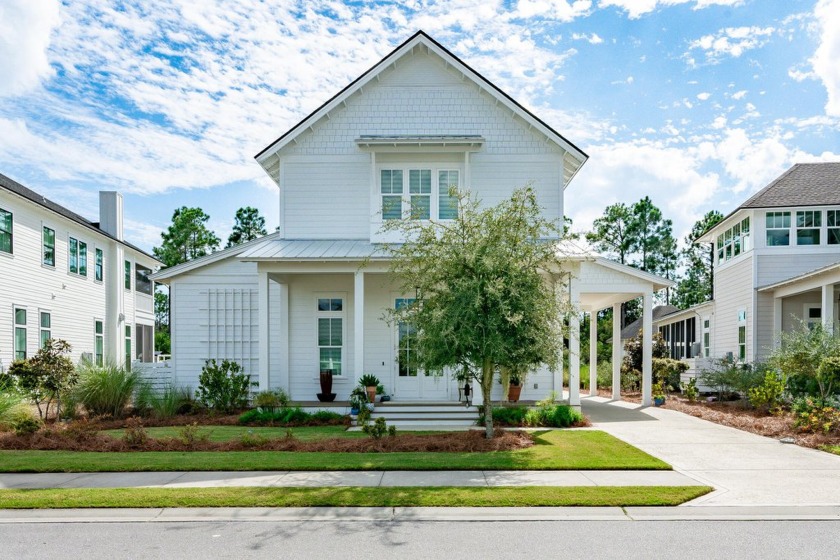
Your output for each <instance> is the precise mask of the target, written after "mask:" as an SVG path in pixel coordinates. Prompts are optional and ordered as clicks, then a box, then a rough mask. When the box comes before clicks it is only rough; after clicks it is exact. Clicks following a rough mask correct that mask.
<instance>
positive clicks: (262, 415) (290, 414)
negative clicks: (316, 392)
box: [239, 407, 345, 426]
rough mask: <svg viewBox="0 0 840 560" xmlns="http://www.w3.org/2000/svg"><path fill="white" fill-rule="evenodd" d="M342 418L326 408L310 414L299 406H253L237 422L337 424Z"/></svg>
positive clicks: (308, 424)
mask: <svg viewBox="0 0 840 560" xmlns="http://www.w3.org/2000/svg"><path fill="white" fill-rule="evenodd" d="M344 418H345V417H344V416H342V415H341V414H337V413H335V412H329V411H326V410H319V411H318V412H315V413H313V414H310V413H308V412H304V411H303V410H302V409H301V408H300V407H293V408H281V409H265V408H255V409H253V410H249V411H247V412H245V413H243V414H242V415H241V416H240V417H239V423H240V424H258V425H270V426H286V425H291V426H304V425H306V426H312V425H338V424H342V423H344V421H345V420H344Z"/></svg>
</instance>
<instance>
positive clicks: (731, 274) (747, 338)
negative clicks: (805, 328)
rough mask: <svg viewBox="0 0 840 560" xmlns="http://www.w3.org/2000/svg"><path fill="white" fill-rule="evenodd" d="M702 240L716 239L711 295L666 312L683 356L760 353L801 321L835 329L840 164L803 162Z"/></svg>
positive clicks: (664, 328) (696, 360)
mask: <svg viewBox="0 0 840 560" xmlns="http://www.w3.org/2000/svg"><path fill="white" fill-rule="evenodd" d="M698 242H700V243H713V244H714V252H715V270H714V299H713V300H712V301H710V302H706V303H703V304H701V305H698V306H695V307H692V308H691V309H687V310H683V311H677V312H674V313H671V314H668V315H665V316H663V317H661V318H659V319H658V320H657V321H656V326H657V328H658V329H659V330H660V332H661V333H662V334H663V336H665V338H666V339H667V340H669V344H671V346H672V347H676V348H683V349H688V350H687V351H686V352H683V353H682V354H681V355H679V356H676V357H682V358H687V359H689V360H691V361H692V364H693V365H692V372H693V371H699V370H700V369H702V367H703V366H704V365H705V360H707V359H714V358H723V357H727V356H731V357H732V358H734V359H737V360H739V361H741V362H754V361H762V360H765V359H766V358H767V356H768V355H769V353H770V352H771V351H772V349H773V347H774V346H775V345H776V344H777V343H778V341H779V334H780V333H781V332H783V331H790V330H791V329H794V328H796V327H797V325H798V324H800V322H805V323H807V324H813V323H823V324H824V325H826V326H827V327H829V328H832V329H836V326H837V323H838V316H840V313H838V293H839V292H838V291H837V290H836V287H837V286H838V285H840V163H801V164H796V165H794V166H793V167H791V168H790V169H789V170H787V171H786V172H785V173H784V174H782V175H781V176H780V177H779V178H777V179H776V180H774V181H773V182H772V183H770V184H769V185H767V186H766V187H765V188H763V189H762V190H760V191H759V192H758V193H756V194H755V195H754V196H752V197H751V198H749V199H748V200H747V201H745V202H744V203H743V204H741V205H740V206H739V207H738V208H737V209H736V210H735V211H734V212H732V213H731V214H729V215H728V216H726V218H724V219H723V220H722V221H721V222H720V223H718V224H717V225H716V226H715V227H714V228H712V229H710V230H709V231H708V232H706V234H704V235H703V236H702V237H701V238H700V239H699V240H698Z"/></svg>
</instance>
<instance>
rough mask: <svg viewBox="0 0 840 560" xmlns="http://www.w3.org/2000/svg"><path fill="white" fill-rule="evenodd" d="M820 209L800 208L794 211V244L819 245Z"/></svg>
mask: <svg viewBox="0 0 840 560" xmlns="http://www.w3.org/2000/svg"><path fill="white" fill-rule="evenodd" d="M821 225H822V211H820V210H800V211H798V212H797V213H796V244H797V245H819V244H820V226H821Z"/></svg>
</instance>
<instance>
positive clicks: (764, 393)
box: [747, 370, 785, 414]
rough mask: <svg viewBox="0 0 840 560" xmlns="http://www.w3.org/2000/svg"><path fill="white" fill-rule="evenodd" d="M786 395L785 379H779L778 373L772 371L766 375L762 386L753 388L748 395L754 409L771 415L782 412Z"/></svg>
mask: <svg viewBox="0 0 840 560" xmlns="http://www.w3.org/2000/svg"><path fill="white" fill-rule="evenodd" d="M784 394H785V379H784V377H779V375H777V374H776V372H774V371H770V370H768V371H766V372H765V373H764V381H762V383H761V385H759V386H757V387H753V388H751V389H750V390H749V391H748V393H747V395H748V398H749V400H750V404H751V405H752V406H753V407H755V408H757V409H759V410H764V411H766V412H770V413H771V414H775V413H778V412H780V411H781V408H782V404H783V402H784V400H783V399H784Z"/></svg>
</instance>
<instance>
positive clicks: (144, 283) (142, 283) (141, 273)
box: [134, 264, 152, 296]
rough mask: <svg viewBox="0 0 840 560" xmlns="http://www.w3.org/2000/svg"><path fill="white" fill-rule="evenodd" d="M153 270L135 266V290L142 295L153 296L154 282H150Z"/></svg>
mask: <svg viewBox="0 0 840 560" xmlns="http://www.w3.org/2000/svg"><path fill="white" fill-rule="evenodd" d="M151 274H152V270H151V269H149V268H146V267H145V266H142V265H139V264H138V265H135V266H134V289H135V290H137V291H138V292H140V293H141V294H146V295H149V296H150V295H152V281H151V280H149V276H151Z"/></svg>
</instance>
